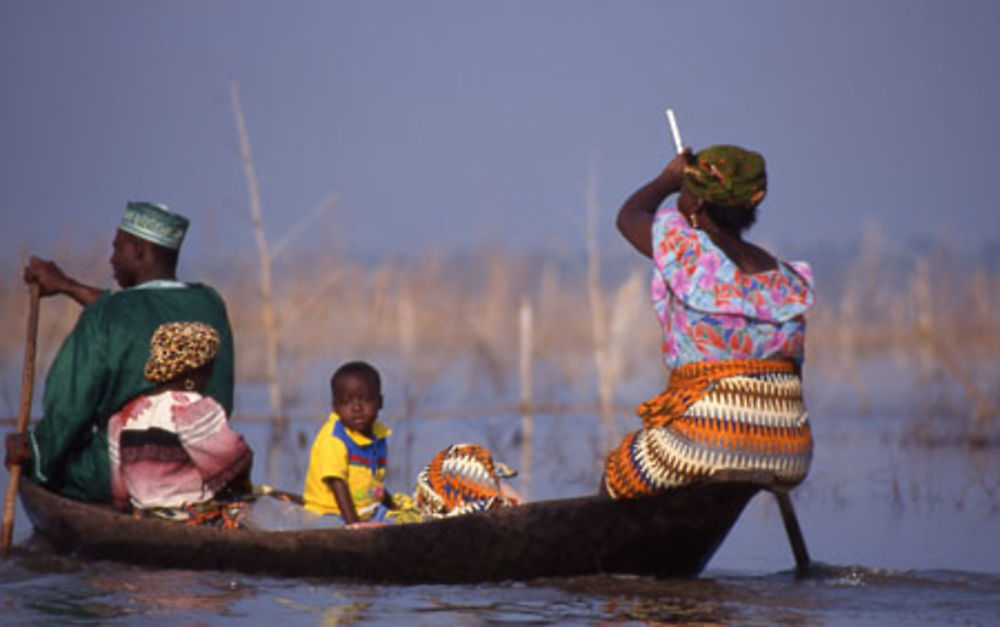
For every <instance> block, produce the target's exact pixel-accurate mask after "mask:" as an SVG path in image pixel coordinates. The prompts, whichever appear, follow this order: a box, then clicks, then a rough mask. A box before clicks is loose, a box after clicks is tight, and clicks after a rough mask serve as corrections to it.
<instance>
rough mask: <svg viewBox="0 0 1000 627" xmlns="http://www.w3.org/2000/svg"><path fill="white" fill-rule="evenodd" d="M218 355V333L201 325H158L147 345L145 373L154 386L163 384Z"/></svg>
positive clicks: (173, 323) (190, 323)
mask: <svg viewBox="0 0 1000 627" xmlns="http://www.w3.org/2000/svg"><path fill="white" fill-rule="evenodd" d="M218 352H219V332H218V331H216V330H215V329H213V328H212V327H211V326H209V325H207V324H205V323H203V322H168V323H166V324H161V325H160V326H159V327H157V328H156V331H155V332H154V333H153V339H152V340H150V343H149V361H147V362H146V368H145V370H144V374H145V375H146V379H148V380H150V381H152V382H153V383H166V382H167V381H172V380H174V379H176V378H178V377H180V376H181V375H183V374H185V373H187V372H190V371H192V370H195V369H197V368H200V367H201V366H204V365H205V364H207V363H208V362H210V361H212V360H213V359H215V356H216V355H217V354H218Z"/></svg>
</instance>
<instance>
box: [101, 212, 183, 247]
mask: <svg viewBox="0 0 1000 627" xmlns="http://www.w3.org/2000/svg"><path fill="white" fill-rule="evenodd" d="M188 224H190V221H189V220H188V219H187V218H185V217H184V216H182V215H180V214H179V213H172V212H171V211H170V210H169V209H167V207H166V205H160V204H157V203H153V202H144V201H135V200H130V201H129V202H128V204H126V205H125V215H124V216H122V222H121V224H119V225H118V230H119V231H125V232H126V233H131V234H132V235H135V236H136V237H138V238H140V239H144V240H146V241H147V242H153V243H154V244H159V245H160V246H163V247H165V248H171V249H173V250H177V249H179V248H180V247H181V242H182V241H184V234H185V233H187V228H188Z"/></svg>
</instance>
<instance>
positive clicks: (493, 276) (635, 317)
mask: <svg viewBox="0 0 1000 627" xmlns="http://www.w3.org/2000/svg"><path fill="white" fill-rule="evenodd" d="M107 254H108V253H107V249H106V245H104V244H103V243H102V244H101V245H95V247H94V250H93V251H75V252H74V251H69V252H68V253H67V255H66V256H65V257H62V258H60V259H58V260H57V261H58V262H60V264H61V265H62V266H63V267H64V268H66V269H67V270H72V273H74V274H78V275H79V276H80V278H82V279H84V280H88V281H93V282H94V283H98V284H102V283H103V284H107V281H108V272H107ZM542 259H543V260H539V258H537V257H532V258H527V257H524V256H515V255H509V254H504V253H503V252H502V251H499V250H494V251H491V252H487V253H484V254H483V255H482V256H481V257H478V258H476V259H462V260H461V262H455V261H453V260H452V261H449V260H446V259H443V258H441V257H439V256H435V255H424V256H420V257H417V258H415V259H411V260H409V261H408V262H406V263H396V262H390V263H384V264H379V265H374V266H373V265H362V264H359V263H357V262H355V261H353V260H350V259H346V258H341V257H337V256H335V255H333V254H331V253H329V252H318V253H314V254H308V255H307V254H304V253H301V252H300V253H299V256H298V257H292V256H288V257H283V258H282V259H280V260H278V261H277V262H276V265H275V275H274V277H275V280H274V306H275V318H276V320H278V321H279V322H278V324H277V334H278V338H279V341H280V344H281V347H282V355H281V362H280V364H279V373H280V375H281V377H282V386H283V390H284V402H285V406H286V409H287V411H289V413H290V414H292V413H294V412H303V413H305V415H309V416H316V417H317V419H319V417H320V416H322V415H323V413H324V412H325V411H326V400H324V402H323V405H322V406H321V407H315V406H307V403H306V401H303V399H305V398H309V397H310V396H314V397H315V396H317V395H315V394H313V395H310V394H306V393H305V392H306V390H304V386H305V385H307V384H308V385H310V386H312V385H315V383H314V382H315V380H316V377H314V376H311V369H314V368H315V367H317V365H318V366H320V367H322V368H324V369H326V368H329V367H332V366H334V365H336V363H338V362H340V361H342V360H345V359H349V358H365V359H371V360H373V361H375V362H376V363H379V364H380V365H383V366H384V369H385V370H386V376H387V380H389V381H402V382H404V386H403V390H404V391H403V394H404V397H405V398H404V399H387V400H390V405H392V406H395V407H399V406H400V400H402V407H403V416H402V418H405V419H410V420H419V419H421V418H423V417H427V416H432V415H437V414H442V413H445V412H450V413H452V414H453V415H454V414H462V413H465V414H466V415H472V414H477V413H479V414H482V413H486V412H490V411H492V412H503V413H506V414H510V415H518V414H520V413H521V410H523V407H520V405H521V404H522V403H521V401H522V398H521V396H520V394H521V390H523V389H524V387H523V384H522V382H521V381H520V380H519V372H520V370H521V368H520V367H519V364H520V363H521V360H522V359H523V357H522V355H521V353H520V348H519V345H520V342H519V337H520V333H521V331H520V326H519V324H520V323H519V321H520V319H521V313H520V306H521V301H522V298H524V299H527V301H528V302H530V303H531V308H532V323H531V331H532V335H531V359H532V371H533V373H534V376H533V380H532V391H531V396H530V398H531V402H532V405H533V407H534V411H535V413H542V412H552V411H558V410H560V409H566V408H568V407H572V408H574V409H575V410H578V411H580V410H582V411H585V412H587V413H590V414H591V415H597V414H598V413H599V412H600V409H601V404H602V402H601V394H600V392H599V390H600V387H599V385H600V383H599V382H600V377H599V374H598V372H597V366H596V363H595V360H594V350H593V349H594V327H593V319H592V318H591V316H590V314H589V312H590V310H591V307H592V303H593V302H595V301H594V294H593V292H591V291H590V290H589V289H588V282H587V277H588V272H587V262H586V259H585V258H578V259H566V258H562V259H559V258H556V257H552V258H550V259H547V260H545V259H544V258H542ZM8 263H10V262H8ZM246 265H249V264H246ZM22 266H23V258H22V259H20V260H18V261H16V262H15V265H14V266H10V265H4V266H0V280H2V284H0V291H2V293H3V295H4V298H3V300H2V303H0V312H2V316H3V320H4V328H6V329H7V330H8V331H7V332H6V333H4V334H3V335H2V339H0V355H2V359H3V364H2V365H3V372H4V373H6V375H5V377H4V382H3V386H2V387H0V390H2V391H3V397H2V399H0V400H2V402H3V403H4V407H6V408H7V409H6V410H4V411H3V413H4V414H5V415H7V416H12V415H14V411H13V408H14V407H16V404H17V399H16V386H17V376H12V375H16V374H17V372H18V368H19V365H20V364H19V360H20V356H21V353H22V350H23V341H24V339H23V338H22V337H20V329H22V328H23V319H24V315H25V309H26V303H27V296H26V294H27V290H26V289H25V288H24V285H23V283H22V282H21V269H22ZM958 266H959V264H958V262H956V261H954V260H953V259H950V258H949V257H948V256H947V255H945V254H944V253H933V254H930V255H927V256H925V257H921V258H919V259H917V260H915V261H914V260H912V259H911V260H909V262H908V265H907V264H906V263H904V264H903V265H902V267H898V268H897V267H895V264H894V263H890V262H889V260H887V259H886V258H885V255H884V254H883V252H882V247H881V244H879V243H878V241H877V240H876V239H874V238H870V239H869V240H868V243H867V244H866V247H865V248H863V249H862V251H861V253H860V254H859V255H857V256H856V257H855V258H854V259H853V260H852V262H851V264H850V265H849V266H848V267H846V268H845V269H844V272H843V276H842V278H841V280H840V281H839V283H840V285H837V284H836V283H837V282H836V281H833V280H830V279H829V278H828V277H824V276H820V277H819V285H820V292H819V295H818V298H817V304H816V306H815V308H814V309H813V311H812V312H811V313H810V316H809V339H808V341H807V350H808V355H807V364H808V368H807V373H808V374H807V376H808V377H809V378H810V379H811V378H822V379H837V378H843V379H846V380H848V381H853V382H854V383H852V384H851V385H853V386H854V389H855V390H856V394H857V395H858V396H859V398H865V399H868V398H869V397H870V396H872V394H873V393H874V392H875V391H876V390H873V389H868V388H867V387H866V385H865V382H866V378H865V377H864V376H861V375H859V374H858V373H859V372H860V371H861V369H862V368H863V367H864V366H865V364H866V363H870V362H872V361H873V360H879V361H880V362H885V363H886V364H887V367H891V366H893V365H896V366H898V367H899V369H900V370H899V371H900V372H902V373H904V375H905V376H911V373H912V374H914V375H915V376H916V380H915V381H914V382H913V383H914V385H913V386H912V388H906V389H910V390H911V391H910V392H909V393H908V397H907V398H905V399H900V400H901V403H903V404H906V405H908V406H909V407H910V409H911V410H912V419H911V421H910V424H911V428H910V429H909V432H908V435H909V437H910V439H911V440H912V441H914V442H917V443H923V444H934V443H940V442H956V441H957V442H964V443H969V444H986V443H995V442H996V441H997V438H996V435H995V434H996V432H997V429H998V428H1000V419H998V418H1000V417H998V414H997V407H998V405H1000V364H998V361H997V359H996V355H997V354H1000V315H998V311H1000V309H998V308H1000V273H997V272H996V271H989V270H986V269H979V270H973V271H968V270H963V269H961V268H960V267H958ZM185 267H186V266H184V264H183V263H182V269H183V268H185ZM616 270H619V271H620V270H623V269H622V268H616ZM626 270H627V271H626V272H616V274H617V275H618V276H621V277H622V278H621V279H620V280H618V281H607V280H603V281H602V282H601V284H600V286H599V287H600V288H601V290H600V300H599V301H597V302H600V303H601V304H602V305H603V306H604V307H605V308H606V319H605V322H604V324H605V327H604V328H605V329H606V333H607V334H606V339H605V342H606V347H607V349H606V353H605V354H606V357H605V364H606V365H607V367H608V370H607V371H606V373H607V372H610V373H612V375H613V376H612V377H610V381H611V389H612V390H613V392H612V395H611V399H610V403H611V404H612V406H613V409H614V412H615V415H616V416H621V415H622V414H623V413H625V412H626V411H628V409H629V408H631V407H632V406H634V405H635V404H636V403H638V402H639V401H642V400H644V397H645V396H648V395H652V394H653V393H655V392H657V391H659V390H658V389H656V387H658V386H659V385H661V384H662V381H663V380H664V378H665V375H666V372H665V371H663V370H662V366H661V361H660V354H659V345H660V331H659V329H658V326H657V324H656V320H655V317H654V316H653V315H652V313H651V307H650V305H649V301H648V294H647V293H646V292H647V290H646V287H645V286H646V282H647V277H648V272H649V269H648V266H647V265H646V264H644V263H643V262H642V260H640V259H636V260H635V261H634V262H630V265H629V267H628V268H627V269H626ZM608 274H610V273H608ZM181 278H182V279H186V280H203V279H204V278H205V277H202V276H198V275H197V274H196V273H195V272H193V271H191V270H190V269H188V270H186V272H182V277H181ZM209 279H210V282H212V283H213V284H214V285H215V287H217V288H218V289H219V291H220V292H221V293H222V295H223V296H224V298H225V299H226V301H227V304H228V306H229V311H230V315H231V318H232V322H233V327H234V332H235V334H236V339H237V377H238V379H239V380H240V381H241V382H243V383H247V382H260V383H263V382H265V381H267V379H268V373H267V368H266V367H265V364H266V359H265V358H264V349H265V346H266V343H265V341H264V338H265V336H266V328H265V324H264V322H263V320H262V318H261V317H260V315H259V292H258V285H257V279H256V274H255V273H254V272H253V271H252V269H247V268H246V267H236V269H234V270H232V271H230V272H228V273H223V274H218V275H216V276H213V277H209ZM78 314H79V307H78V306H76V305H75V304H74V303H71V302H69V301H68V299H64V298H56V299H51V298H50V299H45V301H44V304H43V306H42V316H41V328H40V333H39V339H40V345H39V350H40V353H39V360H38V363H39V370H40V372H44V370H45V368H46V367H47V365H48V364H49V363H50V362H51V359H52V356H53V354H54V352H55V350H56V349H57V348H58V346H59V343H60V342H61V340H62V338H63V337H64V336H65V334H66V333H68V332H69V330H70V328H71V327H72V325H73V323H74V322H75V320H76V317H77V315H78ZM323 374H324V378H323V380H324V381H325V377H326V376H328V375H329V372H328V371H324V373H323ZM307 375H309V376H307ZM604 376H608V375H607V374H605V375H604ZM637 381H638V382H644V381H652V382H653V383H641V384H637V383H636V382H637ZM626 390H627V391H626ZM322 396H323V398H324V399H326V398H328V397H327V396H326V395H325V390H324V394H323V395H322ZM244 409H245V408H244ZM237 418H239V417H237ZM393 418H394V419H399V418H400V416H399V415H396V416H393ZM636 425H638V421H634V422H632V421H627V422H626V421H623V422H621V424H620V425H619V424H618V423H616V425H615V426H616V428H618V429H621V428H622V426H624V428H632V427H634V426H636ZM516 428H517V427H516V426H515V427H512V429H515V430H516ZM614 435H615V436H620V435H621V434H620V433H616V434H614ZM600 439H601V440H602V441H603V440H604V437H601V438H600ZM594 449H595V450H594V454H595V456H599V455H600V454H601V453H603V450H602V444H600V443H595V446H594Z"/></svg>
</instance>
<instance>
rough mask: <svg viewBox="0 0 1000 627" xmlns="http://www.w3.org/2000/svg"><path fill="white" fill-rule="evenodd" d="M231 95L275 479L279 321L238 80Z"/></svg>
mask: <svg viewBox="0 0 1000 627" xmlns="http://www.w3.org/2000/svg"><path fill="white" fill-rule="evenodd" d="M229 95H230V99H231V103H232V110H233V116H234V117H235V118H236V129H237V132H238V133H239V137H240V161H241V162H242V163H243V173H244V175H245V176H246V180H247V192H248V194H249V196H250V220H251V222H252V223H253V230H254V235H255V237H256V241H257V255H258V260H259V262H260V283H259V289H260V307H261V318H262V320H263V324H264V341H265V345H266V350H265V353H264V358H265V364H266V372H267V380H268V402H269V404H270V406H271V413H272V414H273V417H274V422H273V426H272V429H271V437H270V440H269V442H268V451H267V480H268V481H270V482H274V481H275V480H276V479H277V477H278V468H277V464H278V457H277V456H278V451H280V450H281V449H282V447H283V446H284V443H285V441H286V439H287V433H288V424H287V421H286V419H285V412H284V408H283V407H282V398H281V382H280V381H279V375H278V354H279V346H278V321H277V317H276V315H275V310H274V300H273V297H272V294H273V290H272V287H271V256H270V255H269V254H268V249H267V237H266V236H265V234H264V224H263V219H262V217H261V209H260V185H259V183H258V180H257V173H256V170H255V168H254V164H253V159H252V158H251V154H250V135H249V133H248V132H247V125H246V117H245V116H244V114H243V106H242V104H241V103H240V91H239V85H238V84H237V83H236V81H230V83H229Z"/></svg>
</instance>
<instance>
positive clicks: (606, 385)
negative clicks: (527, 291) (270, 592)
mask: <svg viewBox="0 0 1000 627" xmlns="http://www.w3.org/2000/svg"><path fill="white" fill-rule="evenodd" d="M584 204H585V207H586V216H587V218H586V243H587V297H588V301H589V304H590V322H591V332H592V337H593V349H594V365H595V367H596V369H597V392H598V401H599V403H600V411H601V424H602V425H603V432H604V442H603V445H604V448H608V447H609V446H610V445H611V441H612V438H613V434H612V424H611V420H612V416H613V414H612V409H611V404H612V396H613V394H614V379H613V373H612V372H611V361H610V359H609V357H608V330H607V319H606V316H605V312H604V292H603V290H602V289H601V252H600V247H599V246H598V241H597V214H598V203H597V175H596V167H595V166H594V165H593V163H592V164H591V168H590V172H589V173H588V175H587V183H586V185H585V186H584Z"/></svg>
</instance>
